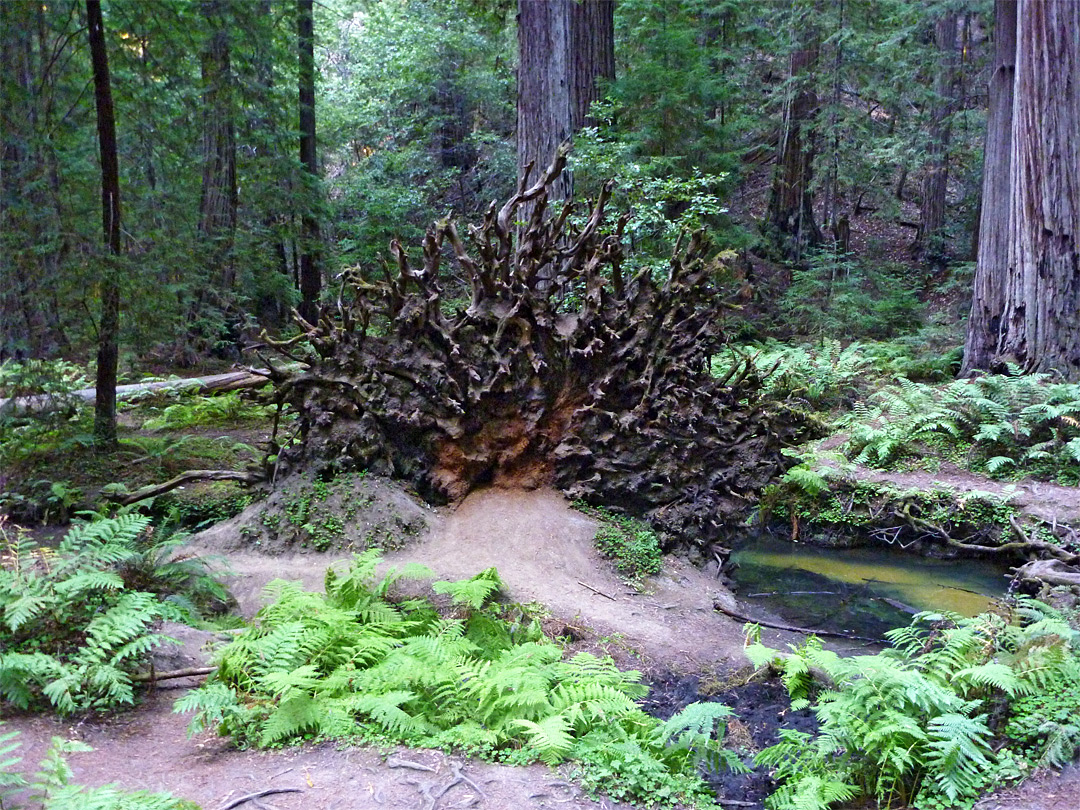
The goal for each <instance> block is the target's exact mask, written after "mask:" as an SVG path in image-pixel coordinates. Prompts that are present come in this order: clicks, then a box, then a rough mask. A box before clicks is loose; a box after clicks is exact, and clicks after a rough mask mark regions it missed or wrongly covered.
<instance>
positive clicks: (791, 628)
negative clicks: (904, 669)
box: [713, 602, 884, 644]
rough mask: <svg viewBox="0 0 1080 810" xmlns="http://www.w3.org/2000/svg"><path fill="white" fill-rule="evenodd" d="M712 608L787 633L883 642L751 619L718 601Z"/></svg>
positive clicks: (875, 641)
mask: <svg viewBox="0 0 1080 810" xmlns="http://www.w3.org/2000/svg"><path fill="white" fill-rule="evenodd" d="M713 610H718V611H720V612H721V613H723V614H725V615H727V616H730V617H731V618H733V619H738V620H739V621H740V622H744V623H746V624H760V625H761V626H762V627H769V628H772V629H773V630H785V631H787V632H789V633H802V634H803V635H807V636H827V637H829V638H846V639H848V640H849V641H869V642H870V643H871V644H882V643H883V642H884V640H883V639H880V638H867V637H866V636H856V635H853V634H851V633H837V632H833V631H832V630H814V629H812V628H809V627H796V626H795V625H792V624H780V623H778V622H769V621H765V620H764V619H752V618H750V617H749V616H744V615H743V614H741V613H736V612H735V611H734V610H728V609H727V608H726V607H724V606H723V605H721V604H720V603H719V602H714V603H713Z"/></svg>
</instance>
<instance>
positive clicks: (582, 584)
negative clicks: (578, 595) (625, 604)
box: [578, 579, 619, 602]
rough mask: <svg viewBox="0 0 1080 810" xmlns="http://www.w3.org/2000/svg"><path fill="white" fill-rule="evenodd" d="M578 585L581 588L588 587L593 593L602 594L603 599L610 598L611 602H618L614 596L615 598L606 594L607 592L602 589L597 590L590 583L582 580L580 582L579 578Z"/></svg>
mask: <svg viewBox="0 0 1080 810" xmlns="http://www.w3.org/2000/svg"><path fill="white" fill-rule="evenodd" d="M578 585H580V586H581V587H582V588H588V589H589V590H590V591H592V592H593V593H595V594H597V595H599V596H602V597H604V598H605V599H610V600H611V601H612V602H618V601H619V600H618V599H616V598H615V597H614V596H612V595H611V594H607V593H604V592H603V591H598V590H597V589H596V588H594V587H593V586H592V585H586V584H585V583H584V582H582V581H581V580H580V579H579V580H578Z"/></svg>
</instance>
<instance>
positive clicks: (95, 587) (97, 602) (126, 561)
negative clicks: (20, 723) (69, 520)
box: [0, 514, 198, 714]
mask: <svg viewBox="0 0 1080 810" xmlns="http://www.w3.org/2000/svg"><path fill="white" fill-rule="evenodd" d="M148 526H149V519H148V518H145V517H142V516H140V515H134V514H126V515H121V516H120V517H117V518H115V519H104V520H98V521H95V522H93V523H87V524H82V525H76V526H74V527H72V528H71V530H70V531H69V532H68V533H67V535H66V536H65V537H64V539H63V541H62V542H61V543H60V545H59V547H58V548H57V549H56V550H55V551H53V550H51V549H46V548H40V549H39V548H35V547H34V546H33V545H32V544H31V543H30V542H29V541H28V540H26V539H25V538H24V537H23V536H22V535H21V534H19V533H14V534H12V533H9V532H0V540H2V541H3V557H2V560H0V561H2V565H0V649H2V650H3V652H2V653H0V697H3V698H4V699H5V700H8V701H10V702H11V703H12V704H13V705H15V706H17V707H20V708H28V707H30V706H33V705H38V704H46V705H51V706H52V707H53V708H54V709H56V710H57V711H59V712H60V713H61V714H71V713H73V712H76V711H87V710H101V709H107V708H111V707H114V706H117V705H123V704H130V703H132V701H133V700H134V685H133V682H132V679H131V675H132V673H133V672H134V670H135V669H136V668H137V667H138V665H139V664H140V662H141V661H142V659H143V658H144V656H145V655H146V654H147V653H148V652H149V651H150V650H151V649H153V648H154V647H156V646H158V645H160V644H162V643H164V642H166V641H168V640H169V639H167V638H166V637H164V636H162V635H160V634H158V633H156V632H154V631H153V626H154V625H155V624H156V623H157V622H158V621H159V620H162V619H172V620H183V619H184V618H185V617H190V616H191V613H190V611H191V610H192V609H193V605H192V603H191V601H190V600H189V599H186V598H183V597H179V598H178V597H176V596H170V597H167V598H166V597H164V593H166V592H169V591H172V590H174V589H180V588H187V587H188V586H189V584H190V579H191V577H192V576H193V575H195V574H197V573H198V571H197V569H196V568H193V565H194V563H193V562H192V561H173V560H171V555H170V553H169V552H171V549H172V547H171V546H164V547H163V546H160V545H154V544H152V543H151V544H145V545H140V543H139V538H140V536H142V535H143V534H144V532H146V530H147V528H148ZM0 528H2V527H0ZM132 586H136V587H137V588H140V589H134V588H133V587H132ZM155 591H156V592H155Z"/></svg>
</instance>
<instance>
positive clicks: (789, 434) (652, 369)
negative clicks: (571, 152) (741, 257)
mask: <svg viewBox="0 0 1080 810" xmlns="http://www.w3.org/2000/svg"><path fill="white" fill-rule="evenodd" d="M564 165H565V155H564V154H563V153H561V152H560V153H559V154H558V155H557V157H556V159H555V161H554V162H553V163H552V165H551V166H550V167H549V168H548V169H547V171H546V172H545V173H544V174H543V176H542V177H541V178H540V180H539V181H538V182H536V183H535V184H534V185H532V186H531V187H528V186H527V181H528V175H526V177H525V178H524V179H523V180H522V183H521V184H520V186H519V188H518V191H517V193H516V194H515V195H514V196H513V197H511V198H510V200H509V201H508V202H507V203H506V204H505V205H503V206H502V208H500V209H497V208H496V207H495V205H494V204H492V206H491V207H490V208H489V209H488V212H487V214H486V216H485V218H484V221H483V224H482V225H480V226H478V227H475V226H474V227H471V228H469V233H468V237H467V241H468V243H469V244H468V246H467V245H466V240H463V239H462V238H461V236H460V235H459V233H458V230H457V228H456V227H455V225H454V223H453V222H450V221H441V222H439V223H436V224H435V225H434V226H433V227H432V228H431V229H430V230H429V231H428V233H427V236H426V237H425V239H424V243H423V250H422V259H421V260H420V261H419V262H417V261H416V260H415V259H414V257H410V256H409V255H408V254H407V253H406V251H405V250H404V249H403V248H402V247H401V245H400V244H398V243H396V242H395V243H393V244H392V245H391V249H392V252H393V254H394V257H395V258H396V273H393V274H392V273H391V272H390V271H389V269H387V270H386V272H385V280H384V281H382V282H380V283H373V282H371V281H369V280H368V279H366V278H365V277H363V276H362V274H360V273H358V272H356V273H351V274H348V273H347V274H346V275H345V276H344V277H343V281H342V290H341V293H340V296H339V299H338V306H337V312H336V316H337V317H336V318H334V319H331V317H330V315H329V314H328V313H324V315H323V317H322V318H321V319H320V322H319V323H318V324H317V325H311V324H305V327H306V331H305V332H304V333H303V334H301V335H299V336H298V337H297V338H296V339H294V340H291V341H288V342H274V341H269V342H270V343H271V345H273V346H274V348H275V349H277V351H279V352H280V353H282V354H284V355H285V356H287V357H291V358H293V359H302V360H304V361H305V362H306V363H307V364H308V368H307V370H305V371H303V372H300V373H296V374H292V375H287V374H285V373H281V372H277V371H275V372H274V378H275V382H276V384H277V387H276V396H277V399H278V401H279V403H288V404H289V405H291V406H292V407H293V408H295V409H296V411H297V412H298V413H299V431H300V436H301V441H300V442H299V444H298V445H297V446H296V447H293V448H290V449H287V450H285V451H283V453H282V455H281V458H280V461H279V464H282V465H284V466H285V467H293V468H296V467H304V468H307V469H309V470H311V469H313V470H315V471H321V470H326V469H328V468H329V469H333V470H341V469H348V468H358V467H362V468H367V469H370V470H371V471H372V472H375V473H379V474H386V475H393V476H397V477H399V478H403V479H405V480H407V481H409V482H410V483H411V484H412V485H413V486H415V487H416V489H417V490H418V491H419V492H420V493H421V494H422V495H423V496H424V497H425V498H427V499H429V500H431V501H436V502H437V501H445V500H453V499H457V498H460V497H463V496H464V495H465V494H466V493H468V492H469V491H470V490H471V489H473V488H474V487H476V486H478V485H481V484H485V483H495V484H507V485H519V486H537V485H541V484H552V485H554V486H556V487H558V488H560V489H561V490H562V491H563V492H564V493H565V494H566V495H567V496H568V497H572V498H581V499H584V500H587V501H590V502H593V503H600V504H607V505H614V506H618V507H619V508H623V509H626V510H628V511H630V512H632V513H634V514H637V515H641V516H645V517H647V518H648V519H649V520H650V521H651V522H652V523H653V524H654V525H655V526H656V527H657V528H659V529H661V530H662V531H665V532H668V533H672V534H674V533H675V532H676V531H677V532H678V534H679V535H680V536H681V537H684V538H687V539H688V540H689V541H691V542H697V543H706V542H708V541H710V540H712V539H714V538H715V537H716V535H717V531H718V527H719V525H720V523H721V522H722V519H723V517H724V516H725V515H729V514H732V513H734V512H735V511H736V510H739V509H741V508H742V507H743V506H745V501H746V499H747V498H749V497H752V495H751V494H752V493H754V492H756V491H757V490H758V489H760V488H761V487H762V486H764V485H765V483H766V482H768V480H769V479H770V478H771V477H772V476H774V475H775V474H776V473H777V471H778V470H780V469H782V468H783V467H784V466H785V459H784V458H783V457H782V455H781V452H780V451H781V449H782V448H783V447H784V446H786V445H788V444H790V443H791V442H792V441H794V440H795V439H796V438H798V437H799V436H800V434H802V433H805V429H806V423H805V421H804V419H803V418H802V417H801V416H799V415H798V414H797V413H794V412H792V411H791V410H789V409H787V408H786V407H785V406H784V405H783V404H781V403H779V402H777V401H775V400H772V399H769V398H767V397H765V396H764V395H763V394H762V391H761V384H760V376H759V374H758V373H757V372H756V371H755V369H754V366H753V364H752V363H751V362H749V360H747V361H746V362H743V363H740V364H736V365H735V366H734V367H733V368H732V371H731V372H730V373H729V374H728V375H727V376H726V377H724V378H720V379H718V378H714V377H713V376H712V375H711V374H710V360H711V357H712V356H713V354H715V353H716V352H717V351H718V350H719V349H720V347H721V346H722V345H723V344H724V342H725V337H724V333H723V319H724V313H725V311H726V310H728V309H730V307H731V305H730V303H729V301H728V300H727V296H726V293H725V291H724V286H723V281H724V276H725V268H724V266H723V264H722V262H721V261H720V260H719V259H716V258H711V257H710V249H709V244H708V242H707V241H706V239H705V238H704V236H702V235H701V234H694V235H692V236H691V237H690V238H689V239H686V240H680V244H679V245H678V246H677V247H676V250H675V252H674V255H673V256H672V258H671V260H670V264H669V267H668V268H667V269H666V272H656V271H654V270H652V269H650V268H645V269H642V270H640V271H638V272H635V273H633V274H629V273H627V272H626V271H625V268H624V250H623V244H622V241H623V240H622V232H623V228H624V226H625V224H626V219H625V218H622V219H620V220H619V221H618V222H617V223H615V224H613V225H611V226H606V221H605V211H604V209H605V204H606V202H607V200H608V194H609V189H605V190H604V192H603V193H602V194H601V195H600V197H599V198H598V199H597V201H596V204H595V205H594V206H593V207H592V209H591V212H590V214H589V216H588V218H587V219H586V220H585V221H584V223H583V224H581V225H580V226H575V225H573V224H572V223H571V213H572V207H571V206H569V205H568V206H566V207H564V208H563V209H562V210H561V211H559V212H558V214H557V215H554V216H549V215H548V206H547V200H548V190H549V188H550V187H551V185H552V183H554V182H555V180H556V179H557V178H558V177H559V175H560V174H561V172H562V170H563V167H564ZM526 204H528V205H529V206H530V210H529V214H528V217H529V218H528V221H527V222H526V223H519V222H516V220H517V218H518V216H519V212H520V211H522V210H524V209H523V207H524V206H525V205H526ZM444 252H452V254H453V257H454V260H455V261H456V264H457V266H458V268H460V271H461V273H462V274H463V275H464V276H465V278H466V279H467V281H468V283H469V284H470V285H471V289H472V300H471V301H470V302H469V304H468V305H467V306H466V307H464V308H457V309H456V310H454V311H452V312H451V311H450V309H451V307H450V306H449V304H448V302H447V300H446V297H445V296H444V293H443V288H442V286H441V283H440V265H441V264H442V262H443V261H444V258H445V255H444ZM307 345H309V346H311V347H313V350H314V351H313V353H309V354H302V352H305V351H306V349H305V348H303V347H305V346H307Z"/></svg>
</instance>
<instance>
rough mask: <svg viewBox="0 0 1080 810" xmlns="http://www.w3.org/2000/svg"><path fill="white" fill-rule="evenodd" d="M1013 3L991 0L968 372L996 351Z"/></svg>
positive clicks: (1004, 266) (1005, 239)
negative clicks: (991, 51) (991, 31)
mask: <svg viewBox="0 0 1080 810" xmlns="http://www.w3.org/2000/svg"><path fill="white" fill-rule="evenodd" d="M1016 3H1017V0H995V3H994V62H993V65H992V68H991V73H990V87H989V94H990V110H989V113H988V115H987V120H986V144H985V146H984V151H983V179H982V199H981V201H980V203H979V209H980V213H979V240H978V245H977V248H976V254H975V255H976V268H975V283H974V290H973V293H972V297H971V315H970V317H969V318H968V328H967V339H966V340H965V345H964V364H963V367H962V368H961V370H960V373H961V374H963V375H968V374H970V373H971V372H972V371H974V370H976V369H988V368H990V365H991V362H992V360H993V358H994V356H995V355H996V354H997V347H998V335H999V334H1000V331H1001V313H1002V312H1003V311H1004V309H1005V277H1006V275H1007V273H1008V261H1009V222H1010V216H1009V210H1010V209H1009V185H1010V177H1011V166H1012V118H1013V83H1014V81H1015V77H1016Z"/></svg>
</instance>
